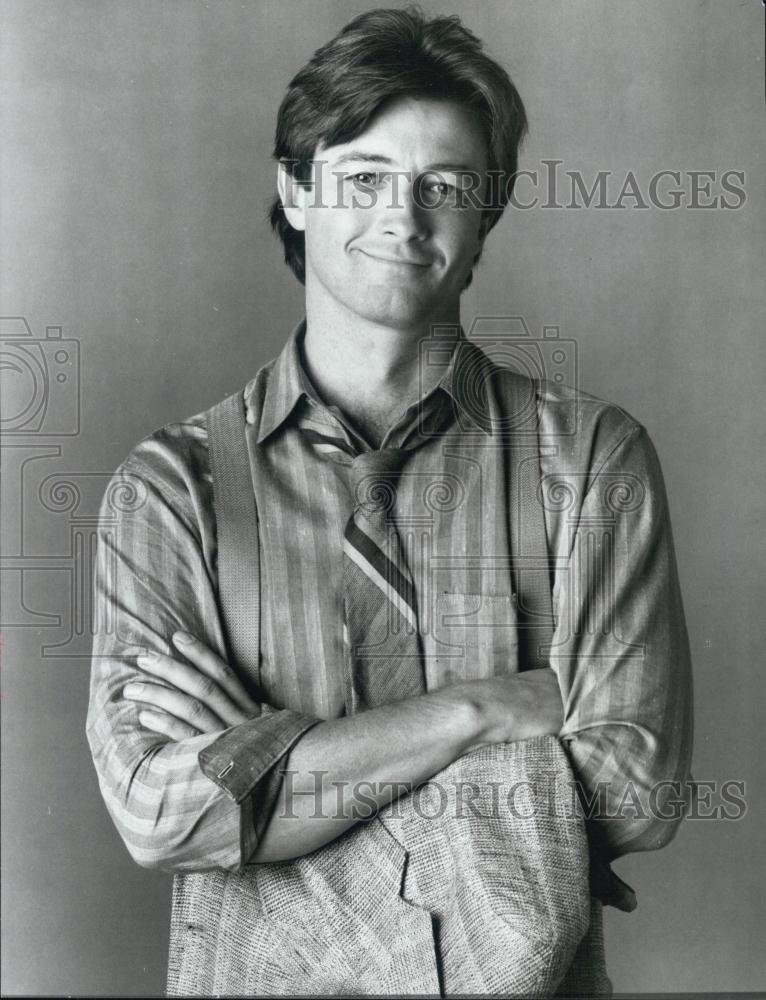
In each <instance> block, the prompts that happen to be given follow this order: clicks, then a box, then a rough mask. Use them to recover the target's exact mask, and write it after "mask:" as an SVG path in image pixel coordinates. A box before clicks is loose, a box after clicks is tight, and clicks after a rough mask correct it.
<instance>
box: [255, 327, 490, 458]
mask: <svg viewBox="0 0 766 1000" xmlns="http://www.w3.org/2000/svg"><path fill="white" fill-rule="evenodd" d="M305 332H306V320H305V318H304V319H302V320H301V321H300V323H298V325H297V326H296V327H295V328H294V329H293V331H292V332H291V333H290V335H289V337H288V338H287V341H286V343H285V345H284V347H283V348H282V350H281V352H280V353H279V355H278V357H277V358H276V360H275V361H274V365H273V367H272V369H271V372H270V374H269V379H268V384H267V386H266V390H265V393H264V397H263V407H262V410H261V419H260V424H259V428H258V443H259V444H260V443H261V442H262V441H263V440H264V439H265V438H266V437H268V435H269V434H271V433H272V432H273V431H275V430H276V429H277V428H278V427H279V426H280V425H281V424H283V423H284V422H285V420H287V418H288V417H289V416H290V415H291V413H292V412H293V410H294V409H295V407H296V405H297V404H298V402H299V401H300V400H301V399H302V398H304V397H306V398H308V399H310V400H313V401H314V402H315V403H317V404H319V405H320V406H324V405H325V404H323V403H322V400H321V399H320V398H319V394H318V393H317V391H316V389H315V388H314V386H313V385H312V383H311V380H310V379H309V377H308V375H307V374H306V371H305V369H304V367H303V364H302V362H301V351H300V348H301V342H302V340H303V335H304V334H305ZM442 343H443V349H444V350H445V351H446V350H451V352H452V353H451V356H450V360H449V363H448V365H447V368H446V370H445V372H444V374H443V375H442V377H441V378H440V379H439V381H438V383H437V385H436V386H435V387H434V389H433V390H432V392H435V391H436V390H437V389H441V390H443V391H444V392H446V393H447V394H448V395H449V396H450V397H451V398H452V399H453V400H454V402H455V403H456V404H457V406H458V408H459V409H460V416H461V417H462V418H463V419H464V420H467V421H468V422H469V423H470V424H473V425H475V426H476V427H478V428H480V429H481V430H483V431H484V432H485V433H486V434H489V435H491V434H492V421H491V418H490V415H489V412H488V409H487V398H486V384H487V376H488V374H489V372H490V370H491V369H492V368H493V367H494V365H493V364H492V362H491V361H490V359H489V358H488V357H487V356H486V354H484V352H483V351H482V350H481V349H480V348H479V347H478V346H477V345H476V344H474V343H472V341H470V340H468V338H467V337H466V336H465V332H464V331H463V329H462V327H457V328H455V327H452V328H450V329H449V330H448V332H447V333H446V334H445V335H444V338H443V341H442ZM439 346H440V345H439V344H438V343H437V342H436V341H435V342H434V344H433V349H436V350H438V349H439ZM429 347H431V345H430V344H429ZM246 403H247V405H248V406H250V405H251V399H250V398H248V399H247V400H246Z"/></svg>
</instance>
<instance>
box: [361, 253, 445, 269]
mask: <svg viewBox="0 0 766 1000" xmlns="http://www.w3.org/2000/svg"><path fill="white" fill-rule="evenodd" d="M359 252H360V253H363V254H364V255H365V257H372V259H373V260H382V261H384V262H385V263H387V264H406V265H408V266H409V267H428V266H429V265H430V263H431V261H430V260H422V259H421V260H411V259H409V258H407V257H397V256H394V255H393V254H384V253H377V252H373V251H372V250H360V251H359Z"/></svg>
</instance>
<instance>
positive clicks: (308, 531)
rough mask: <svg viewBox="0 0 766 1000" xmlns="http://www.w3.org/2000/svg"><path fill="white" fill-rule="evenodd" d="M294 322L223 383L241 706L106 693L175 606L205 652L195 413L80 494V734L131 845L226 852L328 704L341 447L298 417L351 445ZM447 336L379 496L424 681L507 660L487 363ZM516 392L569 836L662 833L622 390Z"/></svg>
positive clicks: (663, 617)
mask: <svg viewBox="0 0 766 1000" xmlns="http://www.w3.org/2000/svg"><path fill="white" fill-rule="evenodd" d="M304 331H305V325H304V324H301V325H299V326H298V328H296V330H294V331H293V333H292V334H291V336H290V337H289V338H288V340H287V343H286V345H285V347H284V349H283V350H282V352H281V354H280V355H279V357H278V358H276V359H275V360H274V361H272V362H270V363H268V364H267V365H265V366H264V367H263V368H261V369H260V371H258V373H257V374H256V375H255V376H254V378H253V379H251V381H250V382H249V383H248V384H247V386H246V387H245V390H244V394H245V403H246V411H247V420H248V423H249V424H251V425H253V426H252V432H253V433H254V435H255V440H256V443H257V447H255V448H253V449H251V461H252V463H253V468H252V472H253V483H254V490H255V499H256V505H257V509H258V512H259V519H260V548H261V589H262V611H261V615H262V635H261V658H262V662H261V673H260V682H261V688H260V690H259V691H258V692H253V694H254V695H255V696H257V698H258V700H259V701H261V702H262V703H263V714H262V715H261V716H260V717H258V718H257V719H253V720H250V721H248V722H245V723H242V724H241V725H239V726H234V727H231V728H230V729H228V730H226V731H224V732H223V733H210V734H204V735H200V736H197V737H193V738H190V739H185V740H182V741H179V742H171V741H168V740H167V739H166V738H164V737H159V736H158V735H157V734H155V733H152V732H150V731H148V730H146V729H144V728H142V726H141V724H140V722H139V719H138V714H139V706H138V705H137V704H136V703H135V702H132V701H128V700H127V699H125V698H124V697H123V695H122V691H123V688H124V687H125V685H126V684H127V683H129V682H130V681H134V680H141V679H144V676H143V674H142V671H141V669H140V667H139V666H138V665H137V663H136V654H137V653H138V652H140V651H145V650H146V649H147V648H148V649H151V650H156V651H158V652H162V653H168V654H170V655H175V656H177V653H175V651H174V649H173V648H172V647H171V644H170V637H171V635H172V634H173V632H174V631H176V630H178V629H183V630H185V631H188V632H191V633H192V634H193V635H195V636H196V637H197V638H199V639H200V640H201V641H202V642H204V643H206V644H207V645H209V646H210V647H211V648H212V649H214V650H215V651H216V652H218V653H219V654H220V655H221V656H224V655H225V652H224V650H225V644H224V638H223V630H222V624H221V619H220V613H219V609H218V604H217V600H216V583H217V570H216V531H215V512H214V507H213V494H212V480H211V473H210V467H209V457H208V447H207V442H208V437H207V428H206V418H205V414H204V413H199V414H197V415H195V416H193V417H190V418H189V419H188V420H184V421H182V422H179V423H171V424H168V425H166V426H165V427H163V428H161V429H160V430H158V431H156V432H154V433H153V434H151V435H150V436H149V437H147V438H146V439H145V440H143V441H142V442H140V443H139V444H138V445H137V446H136V447H135V448H134V449H133V450H132V451H131V452H130V454H129V455H128V456H127V458H126V459H125V460H124V461H123V462H122V464H121V465H120V467H119V468H118V469H117V471H116V472H115V474H114V477H113V478H112V481H111V483H110V485H109V486H108V488H107V490H106V493H105V495H104V500H103V502H102V507H101V512H100V523H99V540H98V556H97V565H96V572H95V601H96V605H97V607H96V612H97V614H96V618H97V621H98V623H99V624H98V626H97V630H96V635H95V636H94V643H93V665H92V675H91V696H90V706H89V713H88V738H89V742H90V746H91V750H92V753H93V758H94V762H95V765H96V769H97V772H98V776H99V782H100V786H101V790H102V794H103V796H104V799H105V802H106V805H107V808H108V809H109V812H110V814H111V816H112V818H113V820H114V822H115V824H116V826H117V828H118V830H119V832H120V834H121V836H122V837H123V839H124V841H125V843H126V845H127V847H128V849H129V850H130V852H131V854H132V856H133V857H134V858H135V860H136V861H137V862H138V863H139V864H141V865H144V866H146V867H157V868H163V869H167V870H172V871H200V870H206V869H211V868H216V867H222V868H225V869H228V870H232V871H233V870H237V869H239V868H241V867H242V866H243V865H246V864H247V863H248V861H249V859H250V857H251V855H252V853H253V851H254V850H255V847H256V846H257V843H258V837H259V834H260V833H261V832H262V831H263V829H264V828H265V825H266V823H267V821H268V818H269V816H270V813H271V811H272V810H273V808H274V807H275V803H276V799H277V796H278V793H279V787H280V767H279V766H277V765H278V764H279V762H280V761H282V763H284V758H285V756H286V754H287V753H288V751H289V749H290V747H291V746H292V745H293V744H294V743H295V742H296V740H298V739H300V738H301V736H302V735H303V733H305V732H306V731H307V729H309V728H310V727H311V726H312V725H314V724H316V722H317V721H318V720H320V719H331V718H336V717H338V716H340V715H342V714H343V711H344V686H343V673H342V664H343V656H344V650H343V634H342V610H341V603H340V602H341V599H342V587H341V574H342V568H343V560H342V545H343V533H344V528H345V525H346V522H347V521H348V518H349V515H350V513H351V511H352V509H353V498H352V496H351V493H350V490H349V483H348V469H347V463H346V462H344V461H343V460H342V459H341V460H331V459H330V458H328V457H327V456H322V455H321V454H319V453H318V451H317V449H316V448H315V447H313V446H312V445H311V443H310V441H309V440H308V438H307V435H306V434H305V433H304V432H303V431H302V430H301V429H300V427H299V424H300V423H304V424H305V423H306V421H308V420H310V421H311V423H312V424H314V425H315V426H319V427H321V426H325V427H326V428H327V433H328V434H331V435H332V436H335V437H340V438H341V439H343V440H345V441H347V442H348V443H349V444H353V445H354V447H355V448H356V449H360V448H361V449H362V450H365V449H367V450H369V445H368V444H367V443H366V442H364V441H363V440H362V439H361V438H360V437H359V435H358V433H355V431H354V428H353V427H352V425H351V424H350V423H349V422H348V420H347V419H346V418H345V417H344V415H343V413H342V412H341V411H340V410H339V409H338V408H337V407H334V406H328V405H325V404H324V403H323V402H322V401H321V399H320V397H319V395H318V394H317V392H316V390H315V389H314V387H313V386H312V385H311V383H310V381H309V379H308V377H307V375H306V372H305V370H304V368H303V366H302V363H301V341H302V336H303V333H304ZM453 347H454V348H455V349H454V350H452V348H453ZM450 351H451V360H450V361H449V364H448V366H447V367H446V370H445V372H444V374H443V376H442V377H441V378H440V380H439V382H438V384H437V385H436V387H435V388H433V389H432V390H431V391H430V392H429V393H426V394H424V395H423V397H422V398H421V399H420V400H418V401H417V402H416V403H413V404H412V405H411V406H409V407H407V409H406V410H405V411H404V412H403V413H402V414H401V415H400V416H399V418H398V419H397V420H396V421H395V422H394V423H393V424H392V426H391V427H390V429H389V430H388V432H387V434H386V437H385V439H384V441H383V446H387V447H397V446H398V444H399V443H400V442H401V441H402V440H404V438H405V437H406V436H407V434H408V433H409V432H410V431H411V428H412V425H413V421H414V420H417V419H419V415H422V413H423V408H424V406H425V407H426V408H427V409H428V411H429V412H430V413H435V412H438V413H439V426H440V428H442V425H444V426H443V428H442V429H440V431H439V433H438V434H433V435H431V436H430V438H429V439H428V440H427V441H426V442H425V443H424V444H422V445H420V446H419V447H418V448H417V449H415V450H414V451H412V452H411V454H410V455H409V456H408V459H407V464H406V465H405V467H404V469H403V471H402V474H401V477H400V480H399V483H398V486H397V493H396V506H395V508H394V510H393V512H392V514H393V518H394V520H395V523H396V527H397V530H398V532H399V535H400V538H401V539H402V544H403V546H404V549H405V551H406V558H407V561H408V565H409V567H410V570H411V573H412V577H413V580H414V582H415V588H416V594H417V606H418V611H419V624H420V629H421V634H422V640H423V652H424V664H425V677H426V685H427V688H428V689H429V690H434V689H437V688H440V687H443V686H445V685H449V684H452V683H455V682H457V681H461V680H468V679H474V678H475V679H479V678H484V677H490V676H493V675H498V674H505V673H514V672H516V671H517V670H518V669H519V666H520V665H519V658H518V648H517V638H516V627H515V626H516V605H515V601H514V597H513V590H512V586H511V573H510V566H511V562H510V551H509V538H508V496H509V494H508V476H507V468H506V464H505V461H504V454H505V453H504V450H503V448H502V444H501V437H502V435H500V434H498V433H497V426H496V424H495V423H494V422H493V416H494V415H496V413H497V412H498V408H497V404H496V398H495V396H494V393H495V392H496V391H497V386H496V385H495V384H494V383H492V382H491V381H486V382H482V381H481V380H480V379H478V380H477V377H476V372H477V370H478V369H477V367H476V366H475V365H473V364H471V363H467V364H460V365H458V364H456V361H455V359H456V358H457V357H458V355H459V354H460V355H461V356H462V357H468V358H469V359H470V358H473V357H476V358H480V359H481V358H483V360H484V361H485V362H486V358H485V357H484V356H483V355H482V353H481V351H480V349H479V348H478V347H477V346H476V345H473V344H471V342H469V341H467V340H465V338H464V337H463V336H462V334H460V335H459V337H458V343H457V345H456V344H455V342H454V341H452V342H450ZM466 351H467V352H468V354H465V352H466ZM501 377H502V376H501ZM535 405H536V407H537V411H538V413H539V421H540V442H541V446H542V447H541V456H542V457H541V470H542V500H543V504H544V512H545V528H546V534H547V540H548V550H549V554H550V558H551V565H552V579H553V607H554V617H555V621H556V627H555V631H554V637H553V646H552V650H551V660H550V662H551V666H552V667H553V669H554V671H555V672H556V674H557V676H558V680H559V685H560V689H561V694H562V699H563V702H564V711H565V721H564V726H563V729H562V731H561V739H562V741H563V743H564V746H565V748H566V749H567V751H568V755H569V759H570V761H571V764H572V767H573V770H574V772H575V776H576V778H577V779H578V782H579V783H580V785H581V788H582V790H583V794H584V796H585V798H586V800H587V802H588V805H589V808H590V810H591V815H592V819H593V823H592V826H593V829H594V834H593V835H594V837H595V839H596V841H597V842H598V845H599V847H600V849H601V850H602V851H603V852H604V854H605V855H606V856H607V857H609V858H614V857H617V856H619V855H621V854H624V853H626V852H628V851H634V850H644V849H650V848H654V847H658V846H661V845H662V844H664V843H666V842H667V841H668V840H669V839H671V837H672V836H673V833H674V832H675V829H676V827H677V825H678V822H679V820H680V815H679V813H678V811H677V810H675V811H674V810H673V809H672V808H670V809H669V808H667V802H668V801H670V800H671V799H672V798H673V796H674V795H675V796H676V797H677V794H678V789H677V788H674V787H673V786H671V785H670V784H669V783H670V782H685V781H686V780H687V779H688V777H689V764H690V754H691V735H692V724H691V679H690V663H689V649H688V640H687V635H686V628H685V624H684V614H683V606H682V601H681V595H680V591H679V586H678V579H677V571H676V564H675V557H674V552H673V543H672V537H671V530H670V522H669V514H668V506H667V499H666V495H665V489H664V485H663V479H662V473H661V470H660V466H659V462H658V459H657V456H656V453H655V450H654V448H653V446H652V443H651V441H650V440H649V437H648V435H647V433H646V431H645V429H644V428H643V427H642V426H641V425H640V424H639V423H637V422H636V421H635V420H634V419H633V418H632V417H630V416H629V415H628V414H627V413H625V411H624V410H622V409H620V408H619V407H616V406H614V405H612V404H610V403H606V402H604V401H602V400H599V399H597V398H595V397H593V396H590V395H588V394H585V393H582V392H578V391H575V390H574V389H569V388H566V387H563V386H559V385H553V384H552V383H548V382H540V383H538V392H537V400H536V404H535ZM442 407H448V408H449V411H450V414H451V416H450V418H449V419H448V420H447V421H446V424H445V421H444V420H443V419H442V418H443V414H442V412H441V409H440V408H442ZM349 461H350V459H349ZM222 747H223V748H225V752H226V755H229V756H231V757H232V758H234V757H236V759H237V761H238V764H239V765H241V766H237V767H236V768H234V769H232V777H231V778H230V779H227V778H226V777H225V776H224V777H221V776H220V775H219V774H218V768H217V767H214V766H212V764H211V762H213V761H215V760H217V759H220V753H219V752H218V751H219V750H220V749H221V748H222ZM242 775H246V780H244V781H243V778H242Z"/></svg>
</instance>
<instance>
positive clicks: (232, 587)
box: [207, 392, 261, 681]
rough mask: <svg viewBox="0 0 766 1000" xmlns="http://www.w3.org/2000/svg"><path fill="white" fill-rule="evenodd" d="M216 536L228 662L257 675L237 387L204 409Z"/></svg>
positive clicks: (253, 526)
mask: <svg viewBox="0 0 766 1000" xmlns="http://www.w3.org/2000/svg"><path fill="white" fill-rule="evenodd" d="M207 426H208V447H209V452H210V467H211V471H212V474H213V496H214V502H215V516H216V523H217V536H218V596H219V602H220V608H221V616H222V619H223V626H224V632H225V637H226V644H227V650H228V653H229V656H230V657H231V661H232V662H233V663H236V664H237V665H238V666H239V667H240V669H242V670H243V671H246V672H247V674H248V675H249V676H250V677H251V678H253V680H256V681H257V679H258V676H259V651H260V626H261V586H260V582H261V581H260V552H259V548H258V512H257V510H256V506H255V495H254V491H253V482H252V476H251V473H250V458H249V454H248V448H247V438H246V435H245V429H246V426H247V423H246V417H245V404H244V397H243V393H242V392H236V393H234V394H233V395H231V396H227V397H226V399H224V400H222V401H221V402H220V403H218V404H217V405H216V406H213V407H211V408H210V409H209V410H208V411H207Z"/></svg>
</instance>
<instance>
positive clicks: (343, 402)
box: [303, 289, 460, 445]
mask: <svg viewBox="0 0 766 1000" xmlns="http://www.w3.org/2000/svg"><path fill="white" fill-rule="evenodd" d="M435 323H438V324H439V325H444V326H454V327H455V328H456V329H457V328H458V327H459V324H460V312H459V306H456V307H455V308H454V309H445V310H444V311H443V312H441V311H440V313H439V315H438V316H429V317H427V318H426V319H425V320H423V321H421V322H418V323H417V324H413V325H412V326H408V327H404V328H402V327H389V326H386V325H384V324H380V323H374V322H370V321H368V320H365V319H363V318H361V317H359V316H358V315H356V314H354V313H350V312H345V311H343V310H341V309H337V308H330V309H328V308H326V307H325V304H324V303H322V302H317V301H316V300H314V301H312V297H311V296H310V295H309V293H308V289H307V295H306V336H305V338H304V341H303V363H304V365H305V368H306V371H307V374H308V376H309V378H310V379H311V381H312V383H313V384H314V385H315V386H316V389H317V391H318V392H319V394H320V396H321V397H322V399H324V401H325V402H326V403H328V404H331V405H335V406H338V407H339V408H340V409H341V410H342V411H343V413H345V414H346V415H347V416H348V417H349V418H350V419H351V421H352V422H353V423H354V424H355V426H356V427H357V428H358V429H359V430H360V431H361V432H362V435H363V436H364V437H365V438H366V439H367V440H368V441H370V442H371V443H373V444H376V445H378V444H379V442H380V440H382V438H383V436H384V434H385V431H386V430H387V429H388V428H389V427H390V426H391V425H392V424H393V423H394V422H395V421H396V419H397V418H398V417H399V416H401V414H402V413H403V412H404V411H405V410H406V409H407V407H408V406H410V405H411V404H412V403H414V402H416V400H417V399H418V398H419V397H421V396H422V395H425V394H426V393H427V392H429V391H430V390H431V389H433V388H434V386H435V385H436V384H437V383H438V382H439V379H440V378H441V377H442V376H443V375H444V372H445V370H446V368H447V366H448V364H449V357H444V352H440V353H439V358H438V359H437V360H436V361H432V359H429V363H428V365H427V366H423V365H421V363H420V359H421V357H422V351H421V347H420V341H421V340H423V339H425V338H428V337H429V336H430V333H431V328H432V326H433V324H435Z"/></svg>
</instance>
